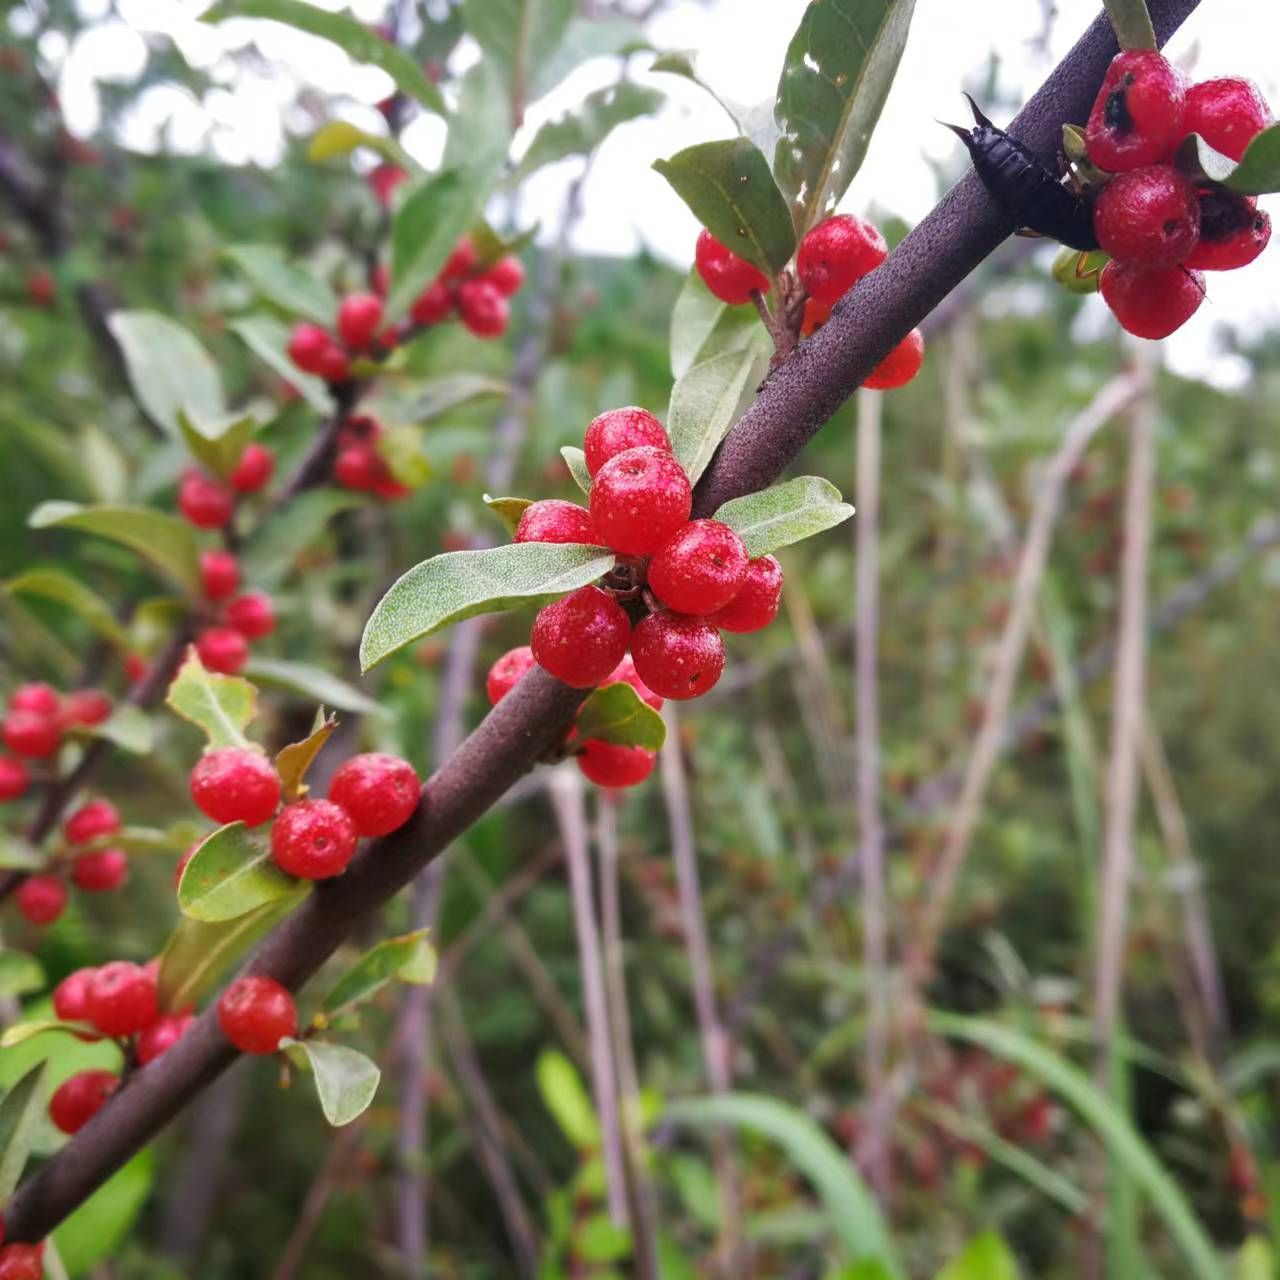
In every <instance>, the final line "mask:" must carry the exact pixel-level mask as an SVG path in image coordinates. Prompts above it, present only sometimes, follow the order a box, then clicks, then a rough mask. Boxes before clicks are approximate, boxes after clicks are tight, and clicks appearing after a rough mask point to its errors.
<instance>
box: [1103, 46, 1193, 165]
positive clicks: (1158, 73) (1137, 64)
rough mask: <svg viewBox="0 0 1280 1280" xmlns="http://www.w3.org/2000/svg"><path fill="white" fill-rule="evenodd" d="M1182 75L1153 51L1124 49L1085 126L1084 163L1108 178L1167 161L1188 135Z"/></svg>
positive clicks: (1104, 80) (1116, 60)
mask: <svg viewBox="0 0 1280 1280" xmlns="http://www.w3.org/2000/svg"><path fill="white" fill-rule="evenodd" d="M1186 98H1187V91H1186V85H1185V83H1184V81H1183V78H1182V75H1181V73H1180V72H1179V71H1178V70H1177V69H1176V68H1175V67H1173V66H1171V65H1170V63H1169V62H1168V61H1167V59H1165V58H1164V57H1163V56H1162V55H1161V54H1159V53H1157V52H1156V51H1155V50H1154V49H1126V50H1125V51H1124V52H1123V53H1119V54H1117V55H1116V56H1115V57H1114V58H1113V59H1112V60H1111V65H1110V66H1109V67H1108V68H1107V74H1106V77H1105V78H1104V79H1103V81H1102V88H1101V89H1099V90H1098V96H1097V98H1095V99H1094V103H1093V110H1092V111H1091V112H1090V113H1089V122H1088V124H1087V125H1086V126H1085V134H1084V136H1085V146H1086V148H1087V149H1088V152H1089V159H1090V160H1091V161H1092V162H1093V163H1094V164H1096V165H1097V166H1098V168H1099V169H1106V170H1107V172H1109V173H1124V172H1127V171H1128V170H1130V169H1140V168H1142V167H1143V166H1144V165H1149V164H1156V163H1157V162H1158V161H1160V160H1167V159H1168V158H1169V156H1171V155H1172V154H1173V151H1174V149H1175V148H1176V147H1177V145H1178V143H1179V142H1181V141H1182V138H1183V135H1184V134H1186V133H1187V132H1188V131H1189V130H1188V128H1187V126H1186V122H1185V119H1184V116H1185V109H1186Z"/></svg>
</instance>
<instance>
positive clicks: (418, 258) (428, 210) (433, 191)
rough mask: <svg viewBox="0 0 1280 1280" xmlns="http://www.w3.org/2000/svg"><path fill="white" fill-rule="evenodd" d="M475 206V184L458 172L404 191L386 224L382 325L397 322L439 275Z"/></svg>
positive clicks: (436, 176) (449, 171) (448, 172)
mask: <svg viewBox="0 0 1280 1280" xmlns="http://www.w3.org/2000/svg"><path fill="white" fill-rule="evenodd" d="M479 207H480V196H479V194H478V192H477V189H476V186H475V184H474V183H473V182H471V181H470V180H469V179H468V176H467V175H466V174H465V173H464V172H462V171H461V170H458V169H445V170H442V171H441V172H440V173H437V174H434V175H433V176H432V177H430V178H427V179H426V180H425V181H424V182H422V183H420V184H419V185H418V186H417V187H416V188H415V189H414V190H413V191H412V192H410V194H409V195H408V197H407V198H406V199H405V202H404V203H403V204H402V205H401V206H400V209H399V211H398V212H397V213H396V216H395V221H394V222H393V223H392V225H391V292H390V293H389V294H388V296H387V305H386V311H385V318H386V321H387V323H388V324H390V323H392V322H393V321H396V320H399V319H401V317H403V316H404V315H405V314H406V313H407V312H408V310H409V308H410V307H411V306H412V305H413V303H414V302H415V300H416V299H417V297H418V295H419V294H420V293H422V291H423V290H424V289H426V287H427V286H428V285H429V284H430V283H431V282H432V281H433V280H434V279H435V278H436V276H438V275H439V274H440V269H441V268H442V267H443V266H444V264H445V262H446V261H447V260H448V257H449V255H450V254H451V253H452V252H453V246H454V245H455V244H457V243H458V239H459V237H461V235H462V234H463V232H465V231H466V229H467V227H468V225H469V224H470V222H471V219H472V218H473V217H475V215H476V213H478V212H479Z"/></svg>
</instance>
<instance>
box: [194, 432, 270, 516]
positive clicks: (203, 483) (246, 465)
mask: <svg viewBox="0 0 1280 1280" xmlns="http://www.w3.org/2000/svg"><path fill="white" fill-rule="evenodd" d="M275 469H276V459H275V454H273V453H272V452H271V450H270V449H268V448H267V446H266V445H264V444H256V443H255V444H247V445H245V447H244V450H243V452H242V453H241V454H240V458H239V461H238V462H237V463H236V465H235V467H234V468H233V469H232V472H231V474H230V475H229V476H228V477H227V479H226V481H225V482H223V481H222V480H220V479H219V478H218V477H217V476H211V475H210V474H209V473H208V472H207V471H202V470H201V469H200V468H199V467H190V468H188V469H187V470H186V471H185V472H183V475H182V480H181V481H180V483H179V485H178V510H179V511H180V512H182V514H183V516H184V517H185V518H186V519H187V520H189V521H190V522H191V523H192V524H193V525H195V527H196V528H197V529H225V528H226V526H227V525H229V524H230V523H231V520H232V518H233V517H234V516H235V513H236V501H237V499H238V498H239V497H241V496H247V495H248V494H251V493H257V492H259V490H261V489H264V488H265V487H266V486H267V484H268V483H269V482H270V480H271V477H272V475H274V474H275Z"/></svg>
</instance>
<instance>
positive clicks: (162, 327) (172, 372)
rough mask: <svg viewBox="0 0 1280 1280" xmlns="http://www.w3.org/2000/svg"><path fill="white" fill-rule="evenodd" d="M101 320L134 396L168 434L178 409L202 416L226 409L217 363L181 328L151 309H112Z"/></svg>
mask: <svg viewBox="0 0 1280 1280" xmlns="http://www.w3.org/2000/svg"><path fill="white" fill-rule="evenodd" d="M107 326H108V327H109V328H110V330H111V333H112V336H113V337H114V338H115V340H116V342H117V343H118V344H119V347H120V350H121V352H122V353H123V355H124V362H125V367H126V368H127V370H128V373H129V384H130V385H131V386H132V387H133V393H134V395H135V396H136V397H137V399H138V402H139V403H140V404H141V405H142V407H143V409H145V410H146V413H147V416H148V417H149V418H151V419H152V420H153V421H154V422H156V423H157V424H158V425H159V426H161V427H163V428H164V429H165V430H166V431H168V432H169V434H170V435H173V436H177V435H178V434H179V423H178V411H179V410H180V409H186V410H187V411H188V412H190V413H192V414H195V415H197V416H199V417H202V418H219V417H221V416H222V415H223V414H225V413H226V411H227V406H226V401H225V400H224V399H223V394H222V380H221V379H220V378H219V376H218V366H217V365H216V364H214V362H213V357H212V356H210V355H209V353H208V352H207V351H206V350H205V349H204V347H203V346H201V345H200V343H199V342H198V341H196V339H195V338H194V337H193V336H192V335H191V333H190V332H189V331H188V330H187V329H184V328H183V327H182V326H181V325H180V324H176V323H175V322H174V321H172V320H170V319H169V318H168V317H167V316H163V315H160V314H159V313H158V312H155V311H113V312H112V313H111V315H110V317H109V318H108V319H107Z"/></svg>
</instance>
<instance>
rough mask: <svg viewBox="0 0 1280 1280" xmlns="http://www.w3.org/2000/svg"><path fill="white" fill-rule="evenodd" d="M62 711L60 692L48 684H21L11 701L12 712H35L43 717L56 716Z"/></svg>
mask: <svg viewBox="0 0 1280 1280" xmlns="http://www.w3.org/2000/svg"><path fill="white" fill-rule="evenodd" d="M61 709H62V699H61V698H60V697H59V696H58V691H57V690H56V689H55V688H54V687H53V686H52V685H48V684H20V685H19V686H18V687H17V688H16V689H15V690H14V691H13V696H12V697H11V698H10V699H9V710H10V711H35V712H37V713H38V714H40V715H42V716H56V715H57V714H58V712H59V711H60V710H61Z"/></svg>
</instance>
